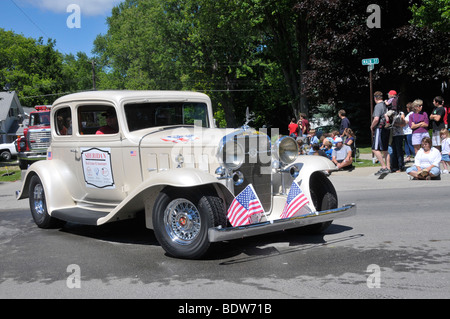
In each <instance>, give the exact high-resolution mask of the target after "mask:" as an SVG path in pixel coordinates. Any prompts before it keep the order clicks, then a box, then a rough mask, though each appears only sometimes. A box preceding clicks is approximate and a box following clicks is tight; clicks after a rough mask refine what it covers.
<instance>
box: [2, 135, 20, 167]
mask: <svg viewBox="0 0 450 319" xmlns="http://www.w3.org/2000/svg"><path fill="white" fill-rule="evenodd" d="M16 143H17V140H16V141H14V142H12V143H4V144H0V160H1V161H2V162H3V161H5V162H7V161H10V160H11V159H12V157H13V156H17V149H16Z"/></svg>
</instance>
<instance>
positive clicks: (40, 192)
mask: <svg viewBox="0 0 450 319" xmlns="http://www.w3.org/2000/svg"><path fill="white" fill-rule="evenodd" d="M29 202H30V210H31V215H32V216H33V219H34V222H35V223H36V225H38V227H40V228H54V227H57V226H59V224H60V220H58V219H56V218H53V217H51V216H50V215H49V214H48V212H47V203H46V200H45V191H44V185H43V184H42V182H41V179H40V178H39V176H37V175H34V176H33V177H32V178H31V181H30V187H29Z"/></svg>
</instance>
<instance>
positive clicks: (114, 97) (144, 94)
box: [53, 90, 209, 105]
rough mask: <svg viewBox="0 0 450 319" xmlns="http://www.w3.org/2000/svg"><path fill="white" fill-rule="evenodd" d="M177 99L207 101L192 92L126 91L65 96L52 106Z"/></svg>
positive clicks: (204, 97)
mask: <svg viewBox="0 0 450 319" xmlns="http://www.w3.org/2000/svg"><path fill="white" fill-rule="evenodd" d="M140 98H142V99H165V98H167V99H178V98H200V99H209V97H208V96H207V95H206V94H203V93H199V92H192V91H145V90H139V91H128V90H117V91H87V92H80V93H73V94H69V95H65V96H63V97H60V98H58V99H57V100H56V101H55V102H54V103H53V105H56V104H60V103H64V102H70V101H80V100H99V101H100V100H103V101H104V100H107V101H116V102H117V103H120V101H122V100H126V99H140Z"/></svg>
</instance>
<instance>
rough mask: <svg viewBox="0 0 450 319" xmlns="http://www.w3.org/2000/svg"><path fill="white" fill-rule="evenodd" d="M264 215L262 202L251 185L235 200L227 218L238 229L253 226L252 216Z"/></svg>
mask: <svg viewBox="0 0 450 319" xmlns="http://www.w3.org/2000/svg"><path fill="white" fill-rule="evenodd" d="M263 213H264V209H263V207H262V205H261V202H260V201H259V199H258V196H256V193H255V190H254V189H253V186H252V185H251V184H250V185H248V186H247V187H246V188H245V189H244V190H243V191H242V192H240V193H239V195H237V196H236V198H235V199H234V200H233V202H232V203H231V205H230V208H228V213H227V217H228V219H229V220H230V223H231V225H233V227H236V226H243V225H249V224H251V223H252V218H251V217H252V216H254V215H261V214H263Z"/></svg>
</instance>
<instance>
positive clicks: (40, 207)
mask: <svg viewBox="0 0 450 319" xmlns="http://www.w3.org/2000/svg"><path fill="white" fill-rule="evenodd" d="M33 199H34V200H33V203H34V210H35V212H36V213H37V214H39V215H43V214H44V213H45V206H44V205H45V203H44V201H45V198H44V188H43V187H42V184H36V186H35V187H34V191H33Z"/></svg>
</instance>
